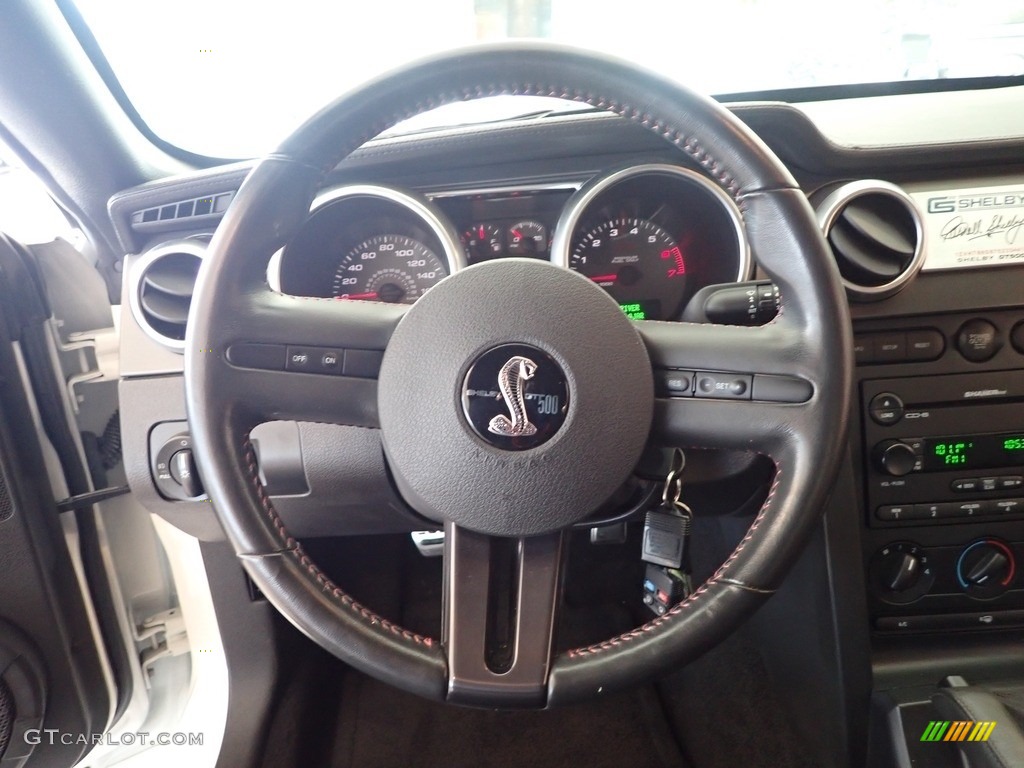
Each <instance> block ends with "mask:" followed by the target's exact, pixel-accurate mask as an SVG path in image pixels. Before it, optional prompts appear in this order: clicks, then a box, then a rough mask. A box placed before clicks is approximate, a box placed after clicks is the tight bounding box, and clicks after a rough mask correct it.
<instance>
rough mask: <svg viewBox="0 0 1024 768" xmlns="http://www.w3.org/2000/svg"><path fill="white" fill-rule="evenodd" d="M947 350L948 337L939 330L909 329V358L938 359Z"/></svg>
mask: <svg viewBox="0 0 1024 768" xmlns="http://www.w3.org/2000/svg"><path fill="white" fill-rule="evenodd" d="M945 350H946V339H945V338H943V336H942V334H941V333H939V332H938V331H936V330H924V331H907V360H912V361H914V362H924V361H926V360H938V359H939V358H940V357H942V353H943V352H944V351H945Z"/></svg>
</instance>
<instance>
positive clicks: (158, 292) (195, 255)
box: [129, 240, 206, 352]
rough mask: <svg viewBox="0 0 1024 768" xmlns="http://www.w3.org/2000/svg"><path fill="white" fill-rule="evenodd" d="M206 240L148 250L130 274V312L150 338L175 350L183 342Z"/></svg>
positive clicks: (178, 242) (181, 242)
mask: <svg viewBox="0 0 1024 768" xmlns="http://www.w3.org/2000/svg"><path fill="white" fill-rule="evenodd" d="M205 250H206V247H205V243H204V242H202V241H199V240H180V241H176V242H171V243H164V244H163V245H160V246H157V247H156V248H153V249H152V250H150V251H148V252H147V253H146V254H144V255H143V256H142V258H141V259H140V260H139V261H138V262H137V263H136V265H135V267H134V268H133V271H132V275H131V284H130V288H131V293H130V294H129V298H130V300H131V308H132V313H133V314H134V316H135V320H136V322H138V323H139V325H140V326H142V329H143V330H144V331H145V332H146V333H147V334H148V335H149V336H150V337H151V338H153V339H155V340H156V341H158V342H160V343H161V344H163V345H164V346H166V347H170V348H171V349H173V350H175V351H179V352H180V351H181V350H182V349H183V348H184V346H185V330H186V327H187V324H188V311H189V307H190V306H191V303H192V292H193V291H194V290H195V284H196V277H197V276H198V274H199V267H200V265H201V264H202V258H203V254H204V253H205Z"/></svg>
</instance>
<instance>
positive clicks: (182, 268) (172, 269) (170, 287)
mask: <svg viewBox="0 0 1024 768" xmlns="http://www.w3.org/2000/svg"><path fill="white" fill-rule="evenodd" d="M178 256H179V257H180V258H175V256H167V257H165V258H163V259H161V260H160V261H157V262H154V263H153V265H152V266H151V267H150V268H149V269H147V270H146V276H145V278H144V280H145V283H146V285H148V286H151V287H153V288H154V289H156V290H158V291H160V292H162V293H169V294H171V295H173V296H189V297H190V296H192V291H194V290H195V287H196V275H197V274H198V272H199V260H198V259H197V258H195V257H194V256H190V255H189V254H186V253H182V254H179V255H178Z"/></svg>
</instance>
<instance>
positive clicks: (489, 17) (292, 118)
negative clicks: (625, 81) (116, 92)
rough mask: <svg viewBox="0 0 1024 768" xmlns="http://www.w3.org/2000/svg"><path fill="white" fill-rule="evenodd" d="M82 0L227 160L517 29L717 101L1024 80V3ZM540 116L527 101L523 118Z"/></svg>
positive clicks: (137, 93)
mask: <svg viewBox="0 0 1024 768" xmlns="http://www.w3.org/2000/svg"><path fill="white" fill-rule="evenodd" d="M77 5H78V7H79V10H80V11H81V13H82V15H83V17H84V18H85V20H86V22H87V23H88V25H89V26H90V28H91V30H92V32H93V34H94V35H95V37H96V39H97V41H98V43H99V45H100V48H101V49H102V50H103V52H104V54H105V55H106V57H107V59H108V61H109V62H110V65H111V67H112V68H113V71H114V73H115V74H116V76H117V78H118V79H119V81H120V83H121V86H122V87H123V89H124V91H125V93H126V94H127V96H128V98H129V99H130V100H131V101H132V103H133V104H134V106H135V108H136V110H137V111H138V113H139V114H140V115H141V116H142V119H143V120H144V121H145V122H146V123H147V124H148V125H149V127H150V128H151V129H152V130H153V131H154V132H155V133H156V134H157V135H158V136H160V137H161V138H162V139H164V140H166V141H168V142H170V143H172V144H175V145H178V146H180V147H182V148H184V149H187V150H189V151H191V152H195V153H199V154H206V155H211V156H216V157H244V156H254V155H259V154H262V153H265V152H267V151H269V150H271V149H272V148H273V147H274V146H275V145H276V144H277V143H278V142H280V141H281V139H283V138H284V137H285V136H287V135H288V134H289V133H290V132H291V131H292V130H293V129H294V128H296V127H297V126H298V125H299V124H300V123H301V122H302V121H303V120H304V119H305V118H306V117H308V116H309V115H310V114H312V113H313V112H315V111H316V110H317V109H319V108H320V107H321V106H323V105H324V104H326V103H327V102H329V101H330V100H332V99H334V98H335V97H337V96H338V95H340V94H341V93H343V92H344V91H346V90H348V89H350V88H352V87H353V86H355V85H357V84H359V83H361V82H363V81H365V80H367V79H369V78H371V77H373V76H375V75H377V74H380V73H382V72H384V71H386V70H389V69H392V68H394V67H396V66H399V65H400V64H403V63H405V62H407V61H410V60H413V59H416V58H419V57H421V56H424V55H427V54H430V53H434V52H437V51H442V50H445V49H449V48H453V47H457V46H463V45H467V44H471V43H475V42H484V41H492V40H498V39H505V38H511V37H532V38H547V39H552V40H556V41H559V42H563V43H567V44H570V45H576V46H581V47H585V48H591V49H594V50H598V51H603V52H607V53H610V54H613V55H616V56H619V57H622V58H625V59H629V60H632V61H634V62H636V63H638V64H641V65H643V66H646V67H649V68H651V69H654V70H657V71H659V72H661V73H663V74H665V75H668V76H670V77H673V78H675V79H677V80H679V81H680V82H682V83H684V84H686V85H688V86H690V87H691V88H695V89H696V90H698V91H701V92H704V93H706V94H710V95H715V94H728V93H741V92H743V93H749V92H757V91H762V90H765V91H766V90H778V89H789V88H800V87H806V86H827V85H845V84H861V83H880V82H893V81H900V80H934V79H940V78H964V77H988V76H999V75H1022V74H1024V4H1022V3H1021V0H988V1H987V2H983V3H979V2H977V1H976V0H857V2H850V0H846V1H845V2H842V3H840V2H835V0H628V2H624V3H614V4H613V3H595V2H594V1H593V0H368V2H352V1H351V0H349V1H347V2H337V1H334V2H327V1H326V0H288V2H259V3H254V2H252V0H77ZM480 109H483V108H480ZM486 109H487V111H486V112H479V113H472V111H469V112H467V110H466V109H465V108H463V109H462V110H461V111H459V112H457V113H449V114H448V115H447V116H443V117H441V118H439V119H438V121H437V122H441V123H446V124H453V123H458V122H465V121H472V120H478V119H495V117H496V114H495V112H494V109H493V105H492V106H491V107H488V108H486ZM534 109H536V106H535V105H534V106H530V105H524V104H523V103H522V102H516V105H515V107H513V108H512V109H511V112H512V113H516V112H524V111H533V110H534ZM502 110H504V111H505V112H507V111H508V107H507V106H503V107H502ZM422 124H423V123H422V122H420V123H419V124H418V125H422Z"/></svg>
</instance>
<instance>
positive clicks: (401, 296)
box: [333, 235, 448, 304]
mask: <svg viewBox="0 0 1024 768" xmlns="http://www.w3.org/2000/svg"><path fill="white" fill-rule="evenodd" d="M447 275H448V271H447V270H446V269H445V267H444V264H443V263H442V262H441V260H440V259H439V258H438V257H437V254H435V253H434V252H433V251H432V250H430V249H429V248H428V247H427V246H425V245H424V244H423V243H421V242H420V241H419V240H414V239H413V238H411V237H406V236H404V235H377V236H375V237H371V238H369V239H367V240H363V241H362V242H361V243H359V244H358V245H357V246H355V247H354V248H352V249H351V250H350V251H349V252H348V253H346V254H345V256H344V258H342V260H341V263H340V264H339V265H338V268H337V270H336V271H335V273H334V284H333V289H334V296H335V298H338V299H360V300H363V301H385V302H389V303H392V304H412V303H413V302H414V301H416V299H418V298H419V297H420V296H422V295H423V294H424V293H425V292H426V291H427V289H429V288H431V287H432V286H433V285H434V284H436V283H437V282H439V281H440V280H441V279H442V278H444V277H446V276H447Z"/></svg>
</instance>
